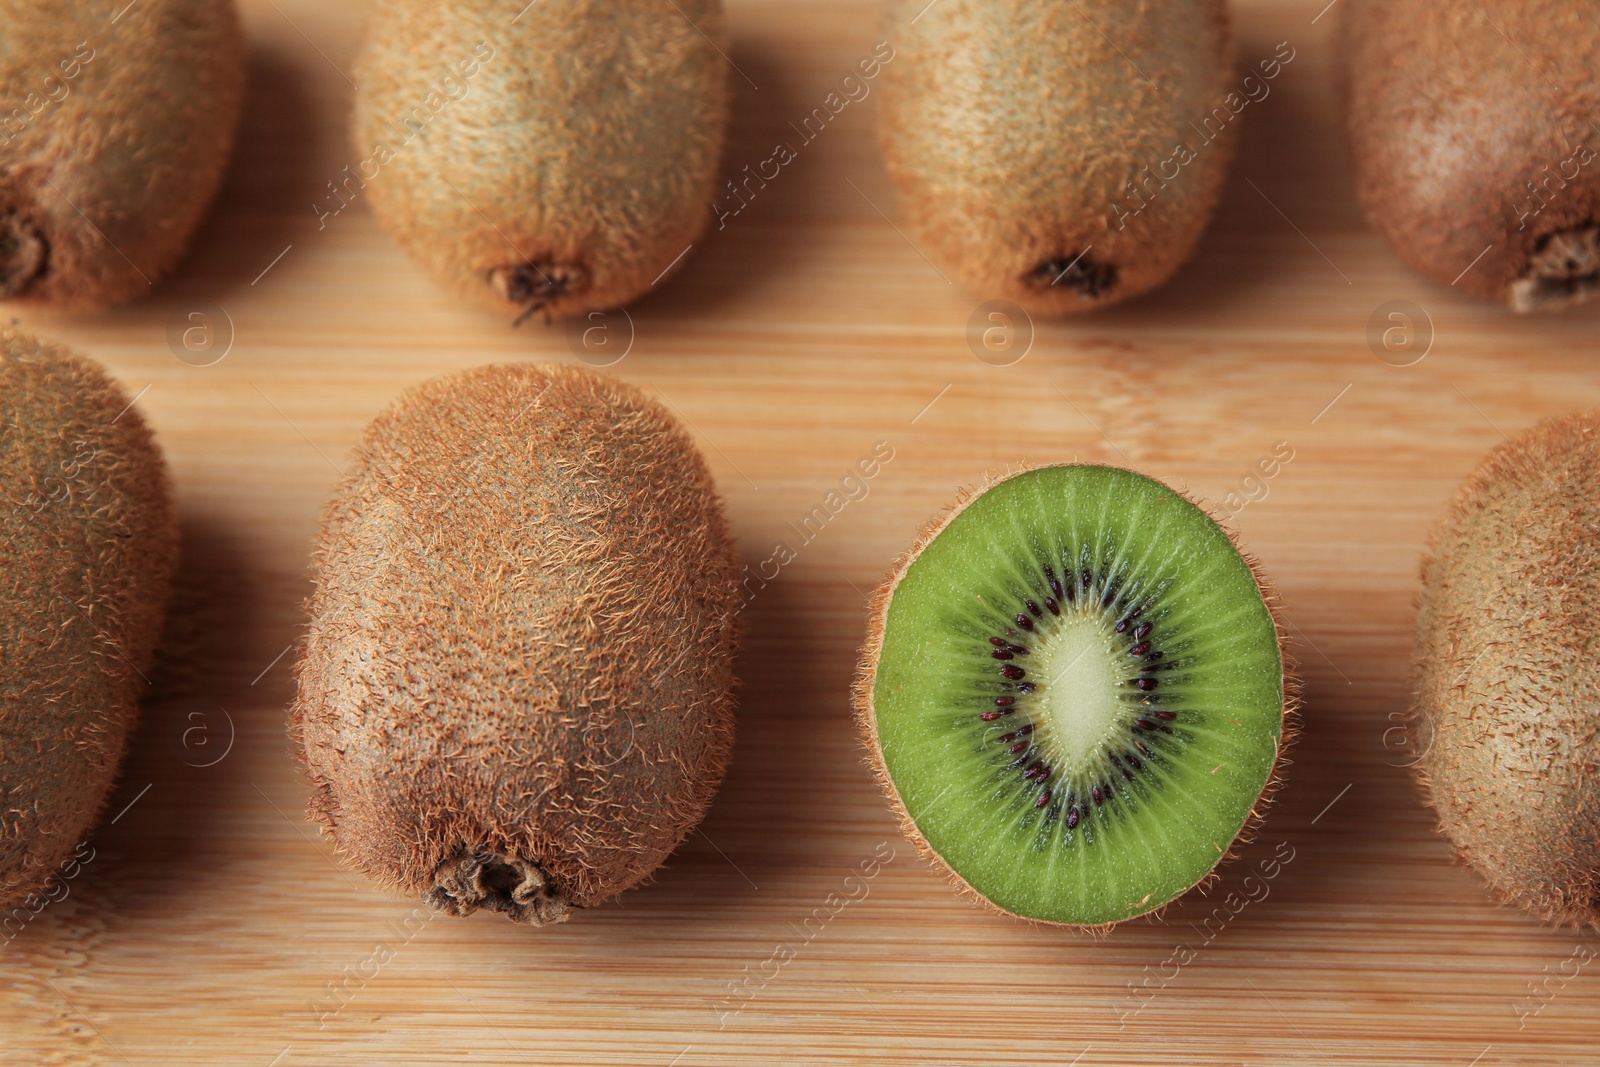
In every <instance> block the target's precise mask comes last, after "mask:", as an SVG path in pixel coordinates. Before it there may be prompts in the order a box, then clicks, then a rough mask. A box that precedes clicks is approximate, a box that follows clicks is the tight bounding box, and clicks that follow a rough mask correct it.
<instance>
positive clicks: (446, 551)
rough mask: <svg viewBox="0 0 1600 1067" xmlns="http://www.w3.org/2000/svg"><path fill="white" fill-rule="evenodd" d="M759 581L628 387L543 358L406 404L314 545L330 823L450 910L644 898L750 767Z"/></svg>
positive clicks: (379, 431)
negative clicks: (753, 617) (738, 690)
mask: <svg viewBox="0 0 1600 1067" xmlns="http://www.w3.org/2000/svg"><path fill="white" fill-rule="evenodd" d="M737 573H738V568H737V564H736V562H735V553H734V549H733V545H732V542H731V539H730V537H729V535H728V530H727V528H726V526H725V524H724V521H723V516H722V509H721V504H720V502H719V501H718V499H717V497H716V494H715V491H714V488H713V486H712V482H711V476H710V474H709V472H708V471H707V469H706V466H705V463H704V461H703V460H702V459H701V458H700V455H699V454H698V452H696V450H695V448H694V446H693V445H692V444H691V442H690V441H689V439H688V437H687V436H686V435H685V434H684V432H683V430H682V429H681V428H680V427H679V426H678V425H677V424H676V422H674V420H673V419H672V418H671V417H670V416H669V415H668V414H667V413H666V411H665V410H663V409H662V407H661V406H660V405H659V404H657V403H655V402H654V401H652V400H650V399H649V398H647V397H645V396H644V395H642V394H641V393H639V392H638V391H637V390H635V389H633V388H632V387H630V386H627V385H624V384H622V383H621V382H618V381H615V380H613V379H610V378H606V377H603V376H600V375H597V374H595V373H593V372H591V371H584V370H578V369H573V368H565V367H560V366H532V365H526V364H521V365H510V366H491V367H482V368H478V369H475V370H470V371H465V372H462V373H458V374H454V375H449V376H446V377H443V378H438V379H434V380H432V381H430V382H427V383H424V384H423V385H421V386H418V387H416V388H414V389H412V390H410V391H409V392H407V393H406V394H404V395H403V396H402V397H401V398H400V399H399V400H398V401H397V402H396V403H395V404H394V406H393V407H391V408H390V409H389V410H388V411H387V412H385V413H384V414H382V415H380V416H379V417H378V418H377V419H376V420H375V421H374V422H373V423H372V425H371V426H370V427H369V428H368V429H367V432H366V434H365V436H364V437H363V438H362V440H361V443H360V444H359V445H358V447H357V449H356V452H355V459H354V462H353V463H352V465H351V468H350V470H349V472H348V474H347V475H346V476H345V478H344V481H343V482H342V483H341V484H340V486H339V489H338V491H337V492H336V493H335V495H334V497H333V499H332V501H331V502H330V503H329V504H328V507H327V510H326V511H325V513H324V515H323V522H322V529H321V532H320V534H319V535H318V538H317V546H316V553H315V564H314V577H315V581H316V587H315V591H314V592H313V594H312V596H311V601H310V610H311V627H310V631H309V633H308V635H307V637H306V640H305V645H304V649H303V654H302V656H301V658H300V661H299V664H298V667H297V675H298V678H299V695H298V697H297V699H296V701H295V704H294V708H293V711H292V725H291V731H292V733H293V734H294V735H295V736H296V737H297V738H298V740H299V742H300V748H301V752H302V754H303V757H304V760H305V763H306V766H307V768H308V770H309V772H310V777H311V781H312V784H313V790H312V797H311V813H312V815H313V817H314V818H316V819H318V820H320V821H321V822H322V823H323V824H324V825H325V827H326V829H327V831H328V832H329V833H331V834H332V836H333V839H334V842H335V844H336V845H337V847H338V848H339V850H340V851H341V852H343V853H344V855H345V856H346V857H347V858H348V859H349V861H350V862H351V863H352V864H353V865H354V866H355V867H357V868H359V869H360V870H362V871H364V872H366V873H367V874H369V875H371V876H372V877H374V878H375V879H377V880H378V881H380V882H382V883H383V884H385V885H387V886H390V887H392V888H395V889H398V890H400V891H403V892H405V893H409V894H416V895H420V896H422V897H423V898H424V899H425V900H426V901H427V902H428V903H429V904H431V905H432V906H434V907H435V908H437V909H440V910H443V911H447V912H450V913H453V914H466V913H468V912H471V911H473V910H475V909H477V908H480V907H482V908H489V909H492V910H496V911H501V912H504V913H505V914H507V915H508V916H509V917H510V918H511V919H513V920H516V921H519V922H526V923H531V924H534V925H541V924H543V923H547V922H558V921H561V920H564V919H566V918H567V917H568V915H569V914H570V912H571V910H572V909H574V908H584V907H590V906H592V905H595V904H599V903H601V902H602V901H605V900H608V899H610V898H611V897H614V896H616V895H617V894H619V893H621V892H622V891H623V890H625V889H628V888H630V887H632V886H634V885H636V884H638V883H639V882H640V881H642V880H643V879H645V878H647V877H648V876H649V875H650V874H651V873H652V872H653V871H655V870H656V868H657V867H659V866H660V864H661V863H662V861H663V860H664V859H665V858H666V857H667V855H668V854H669V853H670V852H671V851H672V850H673V849H674V848H675V847H676V846H677V845H678V843H679V842H680V841H681V840H682V839H683V838H684V836H685V835H687V834H688V833H689V832H690V830H692V829H693V828H694V827H695V825H696V824H697V823H699V821H700V819H701V817H702V816H703V815H704V814H705V812H706V809H707V807H708V806H709V804H710V802H711V797H712V794H713V793H714V792H715V791H716V787H717V784H718V782H719V781H720V780H721V777H722V773H723V770H724V767H725V766H726V764H727V761H728V757H729V753H730V750H731V747H732V743H733V726H734V722H733V699H732V689H733V684H734V680H733V655H734V649H735V645H736V643H737V638H738V630H739V619H740V614H739V609H740V607H741V606H742V602H741V597H740V595H739V589H738V586H737V584H736V581H737Z"/></svg>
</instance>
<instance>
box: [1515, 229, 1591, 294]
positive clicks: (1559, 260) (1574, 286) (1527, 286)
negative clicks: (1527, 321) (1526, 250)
mask: <svg viewBox="0 0 1600 1067" xmlns="http://www.w3.org/2000/svg"><path fill="white" fill-rule="evenodd" d="M1596 294H1600V224H1596V223H1588V224H1586V225H1583V226H1577V227H1573V228H1571V229H1566V230H1559V231H1557V232H1555V233H1551V234H1547V235H1546V236H1544V237H1542V238H1540V240H1539V242H1538V244H1537V245H1535V247H1534V251H1533V254H1532V255H1531V256H1530V257H1529V258H1528V266H1527V270H1526V271H1524V273H1523V274H1522V276H1521V277H1519V278H1517V279H1516V280H1515V281H1514V282H1512V283H1511V307H1512V310H1514V311H1518V312H1530V311H1555V310H1559V309H1561V308H1568V307H1576V306H1577V305H1579V304H1584V303H1587V302H1588V301H1590V300H1592V299H1594V297H1595V296H1596Z"/></svg>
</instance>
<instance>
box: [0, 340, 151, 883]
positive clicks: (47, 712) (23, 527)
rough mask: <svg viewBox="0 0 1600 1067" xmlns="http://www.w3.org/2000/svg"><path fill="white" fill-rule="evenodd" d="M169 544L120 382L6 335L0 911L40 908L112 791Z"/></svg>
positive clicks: (0, 567)
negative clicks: (36, 903) (55, 877)
mask: <svg viewBox="0 0 1600 1067" xmlns="http://www.w3.org/2000/svg"><path fill="white" fill-rule="evenodd" d="M177 551H178V528H177V518H176V514H175V511H174V508H173V504H172V493H171V489H170V487H169V485H168V481H167V472H166V465H165V463H164V462H163V460H162V457H161V452H160V450H159V448H158V447H157V445H156V442H155V439H154V438H153V437H152V435H151V433H150V431H149V429H148V428H147V427H146V426H145V423H144V420H143V419H142V418H141V417H140V415H139V412H138V410H137V409H135V408H133V407H130V406H129V398H128V396H127V395H126V394H125V393H124V392H123V390H122V388H121V387H120V386H118V385H117V384H116V383H115V382H114V381H112V380H111V379H110V378H109V377H107V375H106V373H105V371H104V370H103V369H101V367H100V366H99V365H98V364H97V363H94V362H93V361H91V360H89V359H87V358H85V357H83V356H80V355H77V354H75V353H72V352H69V351H67V350H66V349H64V348H62V347H60V346H58V345H54V344H51V343H49V342H46V341H40V340H38V339H35V338H32V337H28V336H25V335H23V334H21V333H18V332H17V331H15V330H13V329H10V328H0V797H4V798H5V802H4V804H3V806H0V912H9V910H10V909H11V908H13V907H16V906H19V905H24V906H27V907H29V908H30V909H34V910H37V909H36V908H35V907H34V904H32V903H31V902H30V898H33V897H36V896H37V895H38V894H40V893H42V892H44V891H45V890H46V888H47V885H48V883H49V879H50V877H51V876H52V875H55V874H57V873H58V872H59V871H60V870H61V869H62V865H63V863H65V862H68V859H69V857H71V856H72V855H73V854H74V852H75V850H76V849H78V848H79V846H81V845H82V844H83V842H84V840H85V837H86V835H87V834H88V833H89V830H90V828H91V827H92V826H93V824H94V821H95V819H96V818H97V816H98V815H99V813H100V809H101V807H102V806H103V805H104V803H105V800H106V796H107V795H108V794H109V793H110V791H111V786H112V783H113V782H114V780H115V779H116V776H117V770H118V767H119V766H120V764H121V762H122V757H123V752H124V749H125V748H126V744H127V738H128V734H129V732H130V730H131V729H132V727H133V724H134V721H135V719H136V718H137V714H138V698H139V696H140V694H141V693H142V692H143V691H144V689H145V682H144V674H145V672H147V671H148V670H149V669H150V662H151V658H152V656H153V654H154V652H155V646H156V642H157V640H158V639H159V637H160V633H161V625H162V616H163V614H164V612H165V610H166V603H167V599H168V596H169V590H170V587H171V582H172V574H173V571H174V569H175V567H176V565H177ZM80 855H81V853H80ZM41 899H42V898H41Z"/></svg>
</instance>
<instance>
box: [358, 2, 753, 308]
mask: <svg viewBox="0 0 1600 1067" xmlns="http://www.w3.org/2000/svg"><path fill="white" fill-rule="evenodd" d="M502 6H503V5H500V4H498V3H495V2H493V0H463V2H461V3H455V4H450V5H439V4H437V3H433V2H432V0H379V2H378V3H376V4H375V5H374V8H373V10H372V12H371V15H370V17H369V20H368V25H367V32H366V37H365V40H364V42H363V44H362V49H361V52H360V54H359V56H358V57H357V61H356V71H355V74H356V81H357V83H358V85H359V87H360V88H359V91H358V92H357V95H356V107H355V116H354V121H353V123H352V138H353V140H354V144H355V148H356V150H357V151H358V152H359V153H360V155H361V158H363V159H368V158H371V159H374V160H376V161H377V162H378V163H380V164H381V169H379V171H378V172H377V174H376V176H375V177H373V178H372V179H371V180H370V181H368V182H367V184H366V191H367V193H368V195H369V196H370V198H371V202H372V208H373V212H374V214H375V215H376V216H377V218H378V221H379V222H380V223H381V224H382V225H383V227H384V228H385V229H386V230H388V231H389V232H390V233H391V234H392V235H393V236H394V237H395V239H396V240H397V241H398V242H399V243H400V245H401V246H402V247H403V248H404V249H405V250H406V251H407V252H408V253H409V254H410V255H411V256H412V257H413V258H415V259H416V260H417V261H418V262H420V263H421V264H422V265H423V266H424V267H425V268H427V270H428V271H429V272H430V273H431V274H432V275H433V276H434V277H435V278H436V279H437V280H438V281H439V282H440V283H442V284H443V285H445V286H447V287H449V288H450V289H451V290H453V291H454V292H456V293H458V294H459V295H461V296H463V297H464V298H466V299H468V300H471V301H472V302H474V303H476V304H478V305H479V306H481V307H483V308H486V309H488V310H490V311H495V312H500V313H503V314H507V315H509V316H511V317H512V318H513V322H514V323H520V322H522V321H523V320H524V319H526V318H528V317H530V316H532V315H535V314H539V315H542V316H543V317H544V318H546V319H547V320H548V319H552V318H560V317H567V316H572V315H578V314H582V313H583V312H586V311H592V310H597V309H604V308H611V307H615V306H618V305H621V304H625V303H628V302H629V301H631V300H633V299H635V298H637V297H638V296H640V295H642V294H643V293H645V292H647V291H649V290H650V289H652V288H653V287H654V286H656V285H658V284H659V283H660V282H661V281H663V280H664V279H665V278H666V277H668V276H669V275H670V274H671V273H672V272H673V271H676V270H677V269H679V267H680V266H681V264H682V262H683V260H684V258H686V257H685V256H684V253H685V252H687V251H688V250H689V248H690V247H691V245H693V244H695V243H698V241H699V240H700V238H701V235H702V234H703V233H704V231H705V228H706V225H707V224H708V223H709V222H710V220H711V207H710V205H711V204H712V202H713V201H714V200H715V198H716V196H715V193H716V183H717V178H718V169H719V166H720V163H721V156H722V145H723V140H724V136H725V132H726V127H727V123H728V113H729V78H730V77H731V68H730V67H729V65H728V62H727V60H726V59H725V58H724V53H725V52H726V51H727V48H728V42H727V31H726V28H725V25H724V18H723V13H722V4H721V0H676V2H674V0H588V2H579V0H543V2H542V3H540V4H538V5H537V6H535V7H533V8H531V9H529V10H528V11H526V12H524V13H523V14H522V15H521V16H519V17H518V18H517V19H516V20H511V19H509V17H507V16H505V15H504V13H503V12H502V11H501V7H502ZM637 41H649V42H650V47H649V48H647V49H646V48H640V47H637V45H636V43H635V42H637ZM417 56H434V57H439V60H438V63H439V66H438V70H439V74H440V76H444V75H446V74H448V75H450V76H453V77H454V78H455V83H454V84H456V85H458V86H461V87H462V89H460V90H459V91H458V95H457V97H456V98H453V99H448V100H445V99H444V97H443V95H442V94H440V93H435V94H434V96H433V98H432V100H433V103H438V104H440V106H438V107H433V106H431V105H427V106H424V105H425V104H427V101H428V100H429V99H430V98H429V95H428V94H429V89H430V88H432V87H433V86H432V84H431V83H430V82H428V81H427V80H426V79H424V78H422V77H421V75H420V73H419V68H418V66H417V62H416V57H417ZM463 64H464V65H463ZM458 68H459V69H458ZM469 72H470V73H469ZM419 107H421V108H422V118H421V119H420V120H419V119H415V118H414V116H415V115H416V114H417V111H416V109H418V108H419ZM411 125H414V126H416V127H417V129H416V131H415V132H414V133H411V134H408V133H407V132H406V131H407V129H408V127H409V126H411Z"/></svg>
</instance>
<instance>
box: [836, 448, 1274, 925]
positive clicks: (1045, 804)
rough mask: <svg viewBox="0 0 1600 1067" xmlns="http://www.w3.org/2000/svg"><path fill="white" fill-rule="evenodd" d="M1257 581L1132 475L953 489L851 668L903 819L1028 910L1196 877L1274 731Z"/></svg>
mask: <svg viewBox="0 0 1600 1067" xmlns="http://www.w3.org/2000/svg"><path fill="white" fill-rule="evenodd" d="M1269 600H1270V596H1269V595H1268V594H1267V593H1265V592H1264V591H1263V588H1262V584H1261V581H1260V580H1259V578H1258V577H1257V575H1256V573H1255V569H1254V567H1253V565H1252V563H1251V561H1250V560H1249V559H1248V558H1247V557H1246V556H1244V555H1243V554H1242V553H1241V552H1240V551H1239V549H1238V548H1237V547H1236V546H1235V545H1234V543H1233V541H1232V539H1231V538H1230V537H1229V536H1228V534H1227V533H1226V532H1225V531H1224V530H1223V529H1222V528H1221V527H1220V526H1218V525H1217V524H1216V522H1214V521H1213V520H1212V519H1211V518H1210V517H1209V516H1207V515H1206V513H1205V512H1204V511H1202V510H1201V509H1200V508H1199V507H1197V506H1195V505H1194V504H1193V503H1191V502H1190V501H1189V500H1188V499H1187V498H1186V497H1184V496H1183V495H1182V494H1181V493H1179V492H1177V491H1176V490H1173V489H1171V488H1169V487H1168V486H1166V485H1163V484H1162V483H1160V482H1157V481H1154V480H1152V479H1150V478H1147V477H1145V476H1143V475H1141V474H1137V473H1134V472H1132V471H1126V470H1119V469H1116V468H1112V467H1099V466H1077V465H1073V466H1054V467H1042V468H1038V469H1035V470H1031V471H1027V472H1025V473H1021V474H1017V475H1013V476H1011V477H1008V478H1006V479H1004V480H1002V481H999V482H997V483H996V484H994V485H992V486H991V487H989V488H988V489H986V490H985V491H983V492H982V493H979V494H977V495H974V496H970V497H969V498H967V499H965V500H964V501H962V502H959V503H958V504H957V506H956V507H955V508H954V509H953V510H952V511H951V512H950V513H949V514H947V515H946V516H944V517H942V518H941V519H938V520H936V521H935V522H934V523H933V524H932V525H931V526H930V527H929V528H928V529H927V530H926V531H925V532H924V533H923V535H922V537H920V538H919V539H918V541H917V543H916V545H915V546H914V547H913V548H912V550H911V552H910V553H909V554H908V555H907V556H906V557H905V559H903V560H902V561H901V562H900V564H899V565H898V566H897V567H896V568H895V570H894V571H893V572H892V573H891V574H890V576H889V578H888V579H887V580H886V581H885V582H884V584H883V586H882V587H881V588H880V589H879V590H878V593H877V596H876V598H875V600H874V605H873V609H872V617H871V621H870V632H869V636H868V640H867V645H866V648H865V649H864V651H863V655H862V664H861V669H860V674H859V676H858V678H857V682H856V692H855V698H856V710H857V713H858V715H859V718H860V721H861V725H862V728H863V730H864V731H865V733H866V737H867V743H868V746H869V747H870V749H871V750H872V753H873V757H874V759H875V761H876V764H877V767H878V770H879V772H880V778H881V780H882V781H883V784H884V787H885V790H886V791H887V792H888V793H889V795H890V798H891V800H892V801H893V802H894V803H895V805H896V806H897V807H898V808H899V809H900V813H901V815H902V818H903V822H904V825H905V829H906V832H907V835H908V836H909V837H910V838H911V840H912V841H913V842H914V843H916V844H917V845H918V846H919V847H921V848H923V850H924V851H925V852H930V853H932V855H933V856H934V857H935V858H936V859H937V860H938V861H940V862H941V863H942V864H943V865H944V866H946V867H947V868H948V869H949V871H950V872H951V874H952V875H953V876H954V878H955V880H956V882H957V884H958V886H959V887H960V888H963V889H965V890H970V891H971V892H972V893H975V894H976V895H977V896H979V897H980V898H982V899H983V900H984V901H986V902H988V903H989V904H991V905H993V906H994V907H996V908H998V909H1000V910H1002V911H1005V912H1009V913H1012V914H1015V915H1019V916H1022V917H1024V918H1028V919H1035V920H1039V921H1043V922H1050V923H1060V924H1070V925H1085V926H1088V925H1100V924H1106V923H1113V922H1118V921H1120V920H1123V919H1128V918H1131V917H1133V916H1136V915H1142V914H1145V913H1147V912H1150V911H1153V910H1155V909H1156V908H1159V907H1160V906H1162V905H1163V904H1166V903H1167V902H1169V901H1171V900H1173V899H1174V898H1176V897H1178V896H1179V895H1181V894H1182V893H1183V892H1185V891H1186V890H1188V889H1190V888H1191V887H1193V886H1195V885H1196V884H1198V883H1200V882H1201V881H1203V880H1205V878H1206V877H1207V876H1208V875H1209V874H1210V873H1211V872H1212V870H1213V869H1214V868H1215V867H1216V866H1217V864H1218V863H1219V862H1220V861H1221V860H1222V858H1223V857H1224V856H1225V855H1226V854H1227V852H1228V850H1229V847H1230V846H1231V845H1232V844H1233V842H1234V841H1235V840H1236V839H1237V838H1238V837H1239V836H1240V834H1241V833H1242V832H1243V831H1244V829H1245V828H1246V825H1247V824H1248V823H1250V821H1251V820H1252V818H1253V816H1254V815H1255V813H1256V812H1257V811H1258V810H1259V807H1260V804H1261V801H1262V799H1263V797H1264V796H1265V794H1266V792H1267V791H1268V789H1269V786H1270V785H1271V784H1272V782H1273V781H1274V779H1275V774H1274V769H1275V767H1276V765H1277V762H1278V756H1279V753H1280V751H1281V749H1282V745H1283V742H1284V739H1285V732H1284V723H1285V714H1286V711H1287V710H1288V709H1287V707H1286V683H1285V674H1284V660H1283V655H1282V651H1281V647H1280V637H1279V633H1278V628H1277V624H1276V622H1275V620H1274V617H1273V613H1272V610H1271V608H1270V607H1269Z"/></svg>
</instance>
